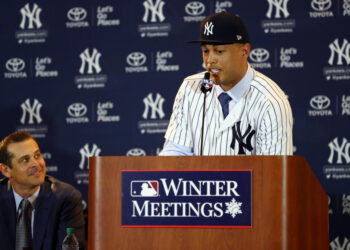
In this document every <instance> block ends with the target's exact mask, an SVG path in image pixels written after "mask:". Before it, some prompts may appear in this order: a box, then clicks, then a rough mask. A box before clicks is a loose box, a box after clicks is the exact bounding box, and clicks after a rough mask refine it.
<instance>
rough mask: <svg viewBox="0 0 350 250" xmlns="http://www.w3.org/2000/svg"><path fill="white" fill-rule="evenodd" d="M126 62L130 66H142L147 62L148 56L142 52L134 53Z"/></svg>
mask: <svg viewBox="0 0 350 250" xmlns="http://www.w3.org/2000/svg"><path fill="white" fill-rule="evenodd" d="M126 62H127V63H128V64H129V65H130V66H134V67H137V66H141V65H143V64H144V63H145V62H146V56H145V54H143V53H141V52H133V53H131V54H129V55H128V57H127V58H126Z"/></svg>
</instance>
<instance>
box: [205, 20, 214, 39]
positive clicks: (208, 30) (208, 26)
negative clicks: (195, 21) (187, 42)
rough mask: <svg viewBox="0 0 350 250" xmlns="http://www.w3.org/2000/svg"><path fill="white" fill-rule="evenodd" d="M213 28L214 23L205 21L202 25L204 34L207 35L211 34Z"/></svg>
mask: <svg viewBox="0 0 350 250" xmlns="http://www.w3.org/2000/svg"><path fill="white" fill-rule="evenodd" d="M213 28H214V24H213V23H212V22H210V23H209V22H207V23H205V25H204V35H206V36H209V35H213Z"/></svg>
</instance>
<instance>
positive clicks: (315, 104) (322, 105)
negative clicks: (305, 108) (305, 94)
mask: <svg viewBox="0 0 350 250" xmlns="http://www.w3.org/2000/svg"><path fill="white" fill-rule="evenodd" d="M330 104H331V100H329V98H328V97H327V96H324V95H317V96H314V97H312V98H311V100H310V106H311V107H312V108H314V109H317V110H322V109H326V108H328V107H329V105H330Z"/></svg>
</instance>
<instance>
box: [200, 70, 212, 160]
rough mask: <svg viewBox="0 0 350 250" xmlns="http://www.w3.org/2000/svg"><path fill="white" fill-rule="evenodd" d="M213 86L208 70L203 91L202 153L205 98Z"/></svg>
mask: <svg viewBox="0 0 350 250" xmlns="http://www.w3.org/2000/svg"><path fill="white" fill-rule="evenodd" d="M212 88H213V81H211V80H210V73H209V72H208V71H207V72H205V73H204V79H203V82H202V87H201V91H202V92H203V94H204V98H203V116H202V131H201V152H200V155H203V136H204V118H205V100H206V98H207V92H208V91H209V92H210V91H211V89H212Z"/></svg>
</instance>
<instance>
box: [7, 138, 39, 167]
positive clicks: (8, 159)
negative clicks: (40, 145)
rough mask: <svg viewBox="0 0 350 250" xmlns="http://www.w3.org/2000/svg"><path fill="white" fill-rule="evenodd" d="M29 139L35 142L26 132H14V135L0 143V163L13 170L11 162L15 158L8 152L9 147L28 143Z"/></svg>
mask: <svg viewBox="0 0 350 250" xmlns="http://www.w3.org/2000/svg"><path fill="white" fill-rule="evenodd" d="M29 139H32V140H34V141H35V139H34V138H33V136H32V135H31V134H29V133H28V132H26V131H18V132H14V133H12V134H10V135H8V136H6V137H5V138H4V139H3V140H2V141H1V142H0V163H2V164H5V165H7V166H9V167H10V168H12V165H11V160H12V158H13V155H12V154H11V153H10V152H8V150H7V148H8V146H9V145H10V144H11V143H16V142H23V141H26V140H29ZM35 142H36V141H35Z"/></svg>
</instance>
